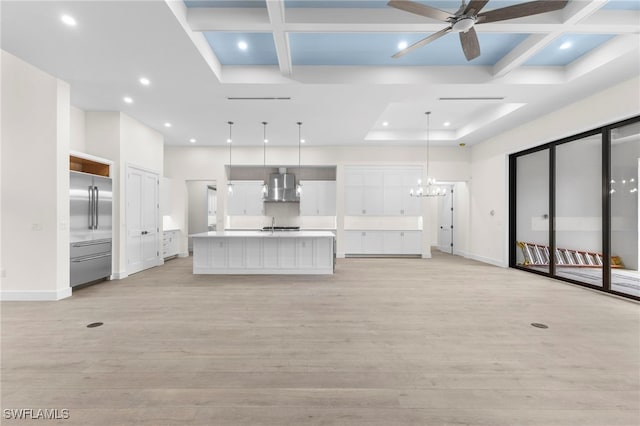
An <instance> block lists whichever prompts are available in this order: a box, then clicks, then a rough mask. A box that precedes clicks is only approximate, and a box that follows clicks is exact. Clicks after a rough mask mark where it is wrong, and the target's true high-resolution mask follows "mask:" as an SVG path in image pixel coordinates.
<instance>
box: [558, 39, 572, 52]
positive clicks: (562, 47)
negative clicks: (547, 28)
mask: <svg viewBox="0 0 640 426" xmlns="http://www.w3.org/2000/svg"><path fill="white" fill-rule="evenodd" d="M570 47H571V42H570V41H565V42H564V43H562V44H561V45H560V49H562V50H565V49H568V48H570Z"/></svg>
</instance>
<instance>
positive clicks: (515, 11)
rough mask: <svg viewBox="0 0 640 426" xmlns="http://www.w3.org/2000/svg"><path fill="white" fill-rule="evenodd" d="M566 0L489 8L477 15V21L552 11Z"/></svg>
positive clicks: (483, 22)
mask: <svg viewBox="0 0 640 426" xmlns="http://www.w3.org/2000/svg"><path fill="white" fill-rule="evenodd" d="M567 3H568V0H539V1H530V2H528V3H521V4H516V5H514V6H507V7H503V8H500V9H494V10H490V11H488V12H485V13H481V14H479V15H478V23H479V24H485V23H487V22H496V21H505V20H507V19H515V18H522V17H523V16H531V15H537V14H539V13H545V12H552V11H554V10H560V9H563V8H564V7H565V6H566V5H567Z"/></svg>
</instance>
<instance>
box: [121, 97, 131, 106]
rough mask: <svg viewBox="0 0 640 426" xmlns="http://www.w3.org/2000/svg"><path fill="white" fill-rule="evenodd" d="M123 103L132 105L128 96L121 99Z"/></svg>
mask: <svg viewBox="0 0 640 426" xmlns="http://www.w3.org/2000/svg"><path fill="white" fill-rule="evenodd" d="M122 100H123V101H125V102H126V103H128V104H132V103H133V99H131V98H130V97H129V96H125V97H124V98H122Z"/></svg>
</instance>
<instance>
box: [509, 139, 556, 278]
mask: <svg viewBox="0 0 640 426" xmlns="http://www.w3.org/2000/svg"><path fill="white" fill-rule="evenodd" d="M516 244H517V245H518V247H517V249H516V264H517V265H519V266H523V267H526V268H530V269H533V270H537V271H542V272H547V273H548V272H549V149H545V150H541V151H536V152H533V153H531V154H526V155H522V156H519V157H518V158H517V159H516Z"/></svg>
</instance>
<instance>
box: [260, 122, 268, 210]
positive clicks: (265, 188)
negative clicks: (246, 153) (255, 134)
mask: <svg viewBox="0 0 640 426" xmlns="http://www.w3.org/2000/svg"><path fill="white" fill-rule="evenodd" d="M267 124H268V123H267V122H266V121H263V122H262V142H263V143H262V174H263V176H264V183H263V184H262V198H267V194H268V193H269V185H268V184H267V182H268V176H267V143H268V142H269V139H267Z"/></svg>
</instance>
